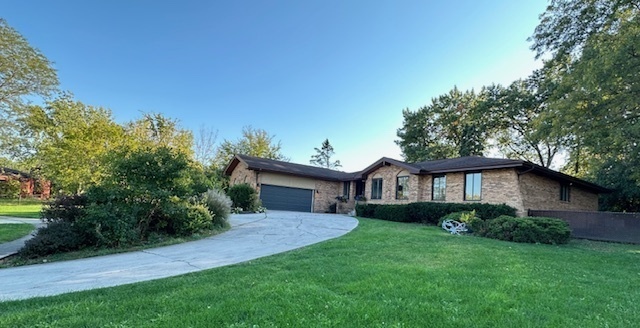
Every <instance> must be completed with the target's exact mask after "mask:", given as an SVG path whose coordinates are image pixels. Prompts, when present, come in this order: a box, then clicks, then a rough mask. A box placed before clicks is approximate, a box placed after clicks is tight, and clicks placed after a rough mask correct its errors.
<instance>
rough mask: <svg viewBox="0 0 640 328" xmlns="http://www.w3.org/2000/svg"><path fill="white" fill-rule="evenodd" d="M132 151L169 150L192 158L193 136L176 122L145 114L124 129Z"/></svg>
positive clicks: (158, 115)
mask: <svg viewBox="0 0 640 328" xmlns="http://www.w3.org/2000/svg"><path fill="white" fill-rule="evenodd" d="M124 129H125V131H126V135H127V138H128V140H127V143H128V145H129V147H130V149H132V150H137V149H156V148H169V149H172V150H173V151H176V152H179V153H182V154H184V155H185V156H187V157H188V158H193V155H194V152H193V147H192V145H193V134H192V133H191V131H189V130H185V129H182V128H181V127H180V124H179V123H178V121H177V120H175V119H172V118H168V117H165V116H163V115H162V114H158V113H145V114H143V115H142V118H140V119H138V120H135V121H133V122H130V123H128V124H126V125H125V127H124Z"/></svg>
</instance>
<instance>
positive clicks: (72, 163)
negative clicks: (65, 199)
mask: <svg viewBox="0 0 640 328" xmlns="http://www.w3.org/2000/svg"><path fill="white" fill-rule="evenodd" d="M20 123H21V128H22V130H23V133H24V134H26V135H29V136H31V139H30V140H31V141H30V144H29V145H28V147H29V148H32V149H33V152H34V153H35V155H34V156H35V160H36V161H37V162H38V163H40V164H41V167H42V174H43V175H44V176H46V177H48V178H50V179H51V180H52V181H53V182H54V183H55V185H56V188H57V189H60V190H62V191H63V192H66V193H68V194H73V193H80V192H83V191H85V190H86V189H87V188H88V186H90V185H93V184H96V183H99V182H101V181H102V179H103V178H104V177H105V175H106V174H107V172H106V169H107V163H106V161H105V156H106V155H108V154H110V153H111V152H114V151H116V150H117V149H119V148H121V147H122V146H123V144H124V130H123V129H122V127H121V126H120V125H118V124H117V123H116V122H115V121H114V119H113V116H112V114H111V112H110V111H109V110H107V109H104V108H100V107H92V106H87V105H85V104H83V103H81V102H78V101H74V100H72V99H71V98H70V97H69V96H64V97H62V98H59V99H55V100H53V101H49V102H47V103H46V106H45V107H40V106H29V107H28V108H26V110H25V113H24V116H22V118H21V119H20ZM80 154H81V155H80Z"/></svg>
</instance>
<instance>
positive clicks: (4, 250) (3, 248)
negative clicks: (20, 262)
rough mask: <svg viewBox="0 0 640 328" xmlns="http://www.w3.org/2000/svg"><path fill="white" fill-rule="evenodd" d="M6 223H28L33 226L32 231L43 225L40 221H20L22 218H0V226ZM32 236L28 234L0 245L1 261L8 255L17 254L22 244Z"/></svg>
mask: <svg viewBox="0 0 640 328" xmlns="http://www.w3.org/2000/svg"><path fill="white" fill-rule="evenodd" d="M6 223H30V224H33V229H34V232H35V229H37V228H39V227H41V226H43V225H44V223H42V221H40V219H22V218H12V217H8V216H0V224H6ZM32 237H33V235H31V234H29V235H26V236H24V237H22V238H20V239H16V240H14V241H10V242H8V243H3V244H0V259H3V258H5V257H7V256H9V255H13V254H15V253H17V252H18V250H19V249H20V248H22V246H24V242H25V241H27V240H29V239H31V238H32Z"/></svg>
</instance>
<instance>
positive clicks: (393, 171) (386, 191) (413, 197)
mask: <svg viewBox="0 0 640 328" xmlns="http://www.w3.org/2000/svg"><path fill="white" fill-rule="evenodd" d="M407 175H408V176H409V187H408V189H409V190H407V191H405V195H406V196H407V199H396V187H397V186H396V185H397V181H396V178H397V177H399V176H407ZM378 178H382V197H381V199H371V186H372V181H373V179H378ZM423 183H424V182H423ZM420 185H421V183H420V176H417V175H415V174H409V172H407V171H406V170H404V169H403V168H401V167H398V166H395V165H386V166H383V167H381V168H379V169H377V170H375V171H373V172H372V173H371V174H369V175H368V176H367V182H366V185H365V190H364V196H365V197H367V200H368V201H367V202H368V203H371V204H408V203H413V202H417V201H419V199H420V198H419V196H420V194H421V192H420Z"/></svg>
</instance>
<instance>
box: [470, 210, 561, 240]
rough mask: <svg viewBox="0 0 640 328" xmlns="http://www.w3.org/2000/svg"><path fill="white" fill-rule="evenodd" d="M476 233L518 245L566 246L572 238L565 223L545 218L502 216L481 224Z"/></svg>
mask: <svg viewBox="0 0 640 328" xmlns="http://www.w3.org/2000/svg"><path fill="white" fill-rule="evenodd" d="M475 232H476V234H478V235H480V236H483V237H487V238H493V239H500V240H506V241H513V242H518V243H541V244H566V243H567V242H569V239H570V238H571V229H570V228H569V225H568V224H567V223H566V222H565V221H563V220H560V219H556V218H545V217H523V218H516V217H511V216H507V215H502V216H500V217H498V218H496V219H493V220H489V221H485V222H483V223H479V224H478V226H477V230H476V231H475Z"/></svg>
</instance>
